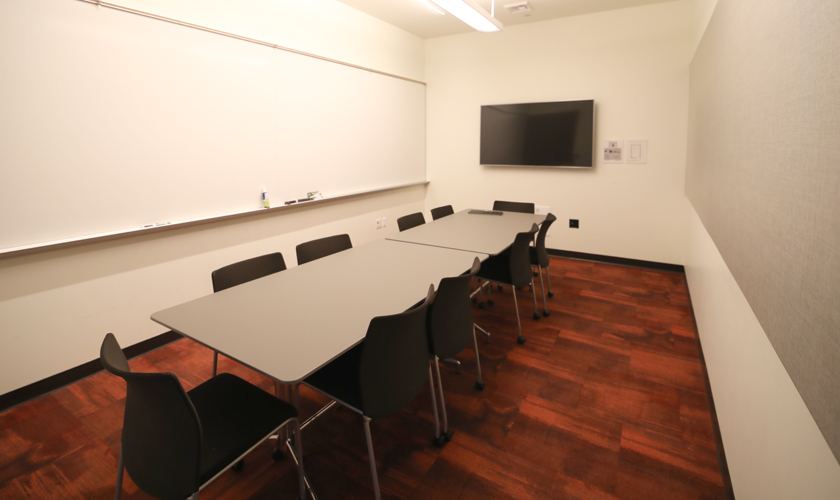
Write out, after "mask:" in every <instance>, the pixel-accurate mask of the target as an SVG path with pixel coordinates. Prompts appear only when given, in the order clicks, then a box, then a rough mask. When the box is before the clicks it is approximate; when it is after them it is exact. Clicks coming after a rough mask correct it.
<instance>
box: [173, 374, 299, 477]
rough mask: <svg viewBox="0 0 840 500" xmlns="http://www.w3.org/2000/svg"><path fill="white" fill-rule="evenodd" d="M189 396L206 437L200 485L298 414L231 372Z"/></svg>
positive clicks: (218, 377) (192, 391)
mask: <svg viewBox="0 0 840 500" xmlns="http://www.w3.org/2000/svg"><path fill="white" fill-rule="evenodd" d="M187 396H189V398H190V400H191V401H192V404H193V406H194V407H195V411H196V413H198V418H199V421H200V422H201V430H202V434H203V437H204V441H203V443H202V449H201V477H200V481H201V484H204V483H206V482H207V481H209V480H210V479H212V478H213V476H215V475H216V474H218V473H219V472H220V471H221V470H223V469H224V468H225V467H226V466H227V465H229V464H231V463H232V462H233V461H234V460H236V459H237V458H238V457H239V456H240V455H242V454H243V453H245V452H246V451H248V449H250V448H251V447H252V446H253V445H254V443H256V442H258V441H260V440H261V439H263V438H265V437H266V436H267V435H268V434H269V433H271V432H272V431H273V430H274V429H277V428H278V427H280V426H281V425H282V424H283V423H284V422H286V421H287V420H289V419H290V418H296V417H297V415H298V412H297V409H295V407H294V406H292V405H291V404H289V403H287V402H285V401H282V400H279V399H277V398H275V397H274V396H272V395H271V394H268V393H267V392H265V391H263V390H262V389H260V388H258V387H256V386H254V385H252V384H249V383H248V382H246V381H244V380H242V379H241V378H239V377H237V376H236V375H232V374H230V373H222V374H221V375H218V376H216V377H213V378H211V379H210V380H208V381H206V382H204V383H203V384H201V385H199V386H198V387H196V388H195V389H193V390H191V391H189V392H188V393H187ZM208 443H212V447H211V446H209V445H208Z"/></svg>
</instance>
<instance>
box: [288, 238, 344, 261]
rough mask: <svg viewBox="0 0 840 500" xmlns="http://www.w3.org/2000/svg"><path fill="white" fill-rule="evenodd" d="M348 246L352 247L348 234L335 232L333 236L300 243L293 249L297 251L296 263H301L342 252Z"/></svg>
mask: <svg viewBox="0 0 840 500" xmlns="http://www.w3.org/2000/svg"><path fill="white" fill-rule="evenodd" d="M350 248H353V243H351V242H350V235H348V234H336V235H335V236H327V237H326V238H319V239H317V240H312V241H307V242H306V243H301V244H300V245H298V246H297V247H296V248H295V251H296V252H297V261H298V265H301V264H306V263H307V262H312V261H313V260H318V259H320V258H323V257H326V256H327V255H332V254H334V253H338V252H343V251H344V250H348V249H350Z"/></svg>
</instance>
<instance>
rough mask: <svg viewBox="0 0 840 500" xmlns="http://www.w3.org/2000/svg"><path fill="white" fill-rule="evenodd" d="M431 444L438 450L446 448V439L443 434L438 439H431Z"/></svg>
mask: <svg viewBox="0 0 840 500" xmlns="http://www.w3.org/2000/svg"><path fill="white" fill-rule="evenodd" d="M432 443H434V445H435V446H437V447H438V448H443V447H444V446H446V437H445V436H444V435H443V434H441V435H440V436H438V437H435V438H432Z"/></svg>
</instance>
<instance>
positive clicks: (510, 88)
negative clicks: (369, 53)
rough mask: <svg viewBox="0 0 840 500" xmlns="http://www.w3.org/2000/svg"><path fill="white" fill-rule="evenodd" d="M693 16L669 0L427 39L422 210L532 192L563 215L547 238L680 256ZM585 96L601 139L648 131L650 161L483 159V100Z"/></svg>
mask: <svg viewBox="0 0 840 500" xmlns="http://www.w3.org/2000/svg"><path fill="white" fill-rule="evenodd" d="M692 14H693V5H692V4H690V3H688V2H668V3H664V4H658V5H650V6H644V7H637V8H632V9H624V10H618V11H610V12H604V13H598V14H591V15H585V16H577V17H570V18H562V19H556V20H551V21H544V22H540V23H533V24H528V25H519V26H511V27H506V28H505V29H504V30H503V31H501V32H500V33H492V34H485V33H468V34H464V35H455V36H450V37H442V38H436V39H431V40H427V41H426V82H427V84H428V86H427V92H426V106H427V120H426V126H427V156H426V161H427V176H428V179H429V180H430V181H431V184H430V186H429V194H428V197H427V200H426V206H427V208H433V207H435V206H438V205H446V204H451V205H453V206H454V208H455V209H456V210H461V209H464V208H468V207H476V208H490V206H491V205H492V203H493V200H495V199H505V200H513V201H533V202H535V203H537V204H539V205H550V206H551V210H552V212H553V213H554V214H555V215H557V217H558V219H559V220H558V222H557V223H555V225H554V228H552V231H551V236H549V239H548V240H547V245H548V246H549V247H550V248H556V249H564V250H572V251H578V252H587V253H594V254H602V255H611V256H617V257H625V258H633V259H642V260H650V261H656V262H666V263H676V264H680V263H682V259H683V254H684V241H685V239H684V204H685V195H684V193H683V184H684V177H685V159H686V137H687V136H686V127H687V113H688V76H689V72H688V68H689V62H690V60H691V55H692V53H693V50H694V40H693V34H694V30H695V27H694V21H693V17H692ZM589 98H594V99H595V105H596V141H598V143H600V141H601V140H603V139H607V138H611V139H625V140H626V139H648V141H649V146H648V156H649V158H648V160H649V161H648V163H647V164H646V165H628V164H618V165H613V164H602V163H601V162H600V161H596V165H595V167H594V168H592V169H543V168H514V167H482V166H481V165H479V160H478V156H479V117H480V107H481V105H483V104H505V103H516V102H539V101H561V100H573V99H589ZM570 218H576V219H580V229H569V228H568V219H570Z"/></svg>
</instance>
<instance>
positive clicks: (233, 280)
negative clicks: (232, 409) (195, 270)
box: [210, 252, 286, 377]
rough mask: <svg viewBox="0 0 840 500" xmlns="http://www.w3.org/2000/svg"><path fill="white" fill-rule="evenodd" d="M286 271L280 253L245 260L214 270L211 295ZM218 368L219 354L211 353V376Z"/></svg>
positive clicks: (216, 352) (211, 275)
mask: <svg viewBox="0 0 840 500" xmlns="http://www.w3.org/2000/svg"><path fill="white" fill-rule="evenodd" d="M285 270H286V261H284V260H283V254H281V253H280V252H275V253H270V254H266V255H261V256H259V257H254V258H253V259H247V260H243V261H240V262H236V263H234V264H230V265H228V266H225V267H222V268H219V269H216V270H215V271H213V272H212V273H211V274H210V279H211V280H212V281H213V293H216V292H221V291H222V290H227V289H228V288H232V287H235V286H237V285H241V284H243V283H247V282H249V281H253V280H255V279H257V278H262V277H265V276H268V275H270V274H274V273H279V272H280V271H285ZM218 366H219V352H218V351H213V376H214V377H215V376H216V369H217V368H218Z"/></svg>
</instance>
